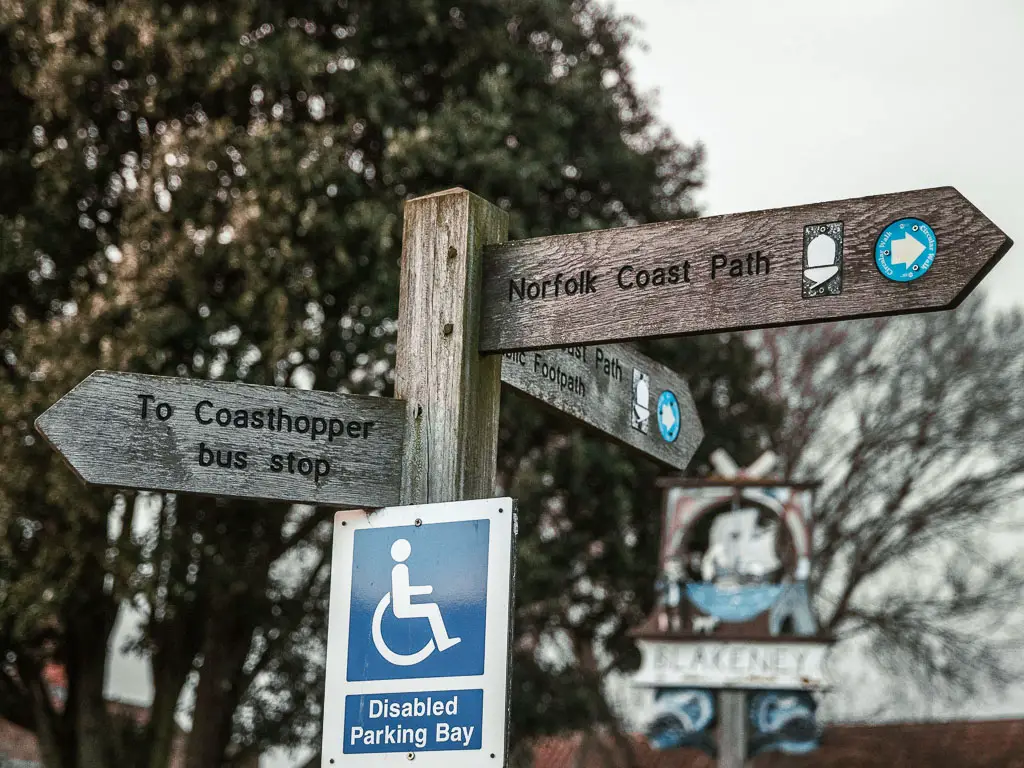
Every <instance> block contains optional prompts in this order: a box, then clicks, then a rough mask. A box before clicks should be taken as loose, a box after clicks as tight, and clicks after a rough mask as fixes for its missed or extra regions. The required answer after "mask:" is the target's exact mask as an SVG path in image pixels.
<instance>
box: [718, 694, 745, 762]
mask: <svg viewBox="0 0 1024 768" xmlns="http://www.w3.org/2000/svg"><path fill="white" fill-rule="evenodd" d="M746 764H747V694H746V692H744V691H719V693H718V768H743V766H744V765H746Z"/></svg>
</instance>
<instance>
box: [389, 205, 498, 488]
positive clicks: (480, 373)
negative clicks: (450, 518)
mask: <svg viewBox="0 0 1024 768" xmlns="http://www.w3.org/2000/svg"><path fill="white" fill-rule="evenodd" d="M404 218H405V221H404V228H403V234H402V273H401V294H400V297H399V302H398V349H397V355H396V357H397V362H396V371H395V397H397V398H400V399H402V400H404V401H405V403H406V407H407V409H408V419H407V420H406V434H405V454H404V460H403V467H402V492H401V503H402V504H426V503H433V502H441V501H459V500H462V499H480V498H487V497H490V496H493V495H494V478H495V471H496V465H495V459H496V453H497V445H498V405H499V400H500V395H501V355H491V356H489V357H481V355H480V353H479V352H478V348H479V334H480V284H481V276H482V269H481V258H482V256H483V246H485V245H490V244H493V243H502V242H504V241H505V239H506V238H507V236H508V215H507V214H506V213H505V212H504V211H502V210H501V209H500V208H497V207H496V206H494V205H491V204H490V203H488V202H487V201H485V200H483V199H481V198H479V197H477V196H476V195H473V194H471V193H469V192H467V191H466V190H464V189H450V190H447V191H444V192H438V193H437V194H433V195H427V196H425V197H418V198H416V199H414V200H409V201H407V202H406V204H405V211H404Z"/></svg>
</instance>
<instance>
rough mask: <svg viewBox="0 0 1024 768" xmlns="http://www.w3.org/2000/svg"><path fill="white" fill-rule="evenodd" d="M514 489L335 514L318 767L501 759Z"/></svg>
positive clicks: (423, 766) (457, 766)
mask: <svg viewBox="0 0 1024 768" xmlns="http://www.w3.org/2000/svg"><path fill="white" fill-rule="evenodd" d="M514 514H515V513H514V507H513V502H512V499H509V498H502V499H482V500H479V501H458V502H450V503H445V504H422V505H416V506H407V507H389V508H385V509H381V510H378V511H376V512H366V511H363V510H356V511H349V512H339V513H338V514H337V515H336V516H335V519H334V553H333V558H334V559H333V561H332V568H333V571H332V574H331V607H330V618H329V625H328V640H327V684H326V692H325V699H324V727H323V746H322V755H323V760H322V763H321V764H322V766H324V768H330V767H331V766H339V765H345V766H398V765H402V766H407V765H409V762H408V761H409V760H414V759H415V760H416V766H418V768H431V767H432V766H443V767H444V768H470V766H473V767H476V766H481V765H488V766H494V767H495V768H501V766H504V765H505V754H506V733H507V727H506V726H507V723H506V720H507V714H508V675H509V650H510V625H511V608H512V596H511V592H512V574H513V564H514V557H513V545H514V526H515V522H514Z"/></svg>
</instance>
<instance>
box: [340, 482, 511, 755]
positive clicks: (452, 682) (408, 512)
mask: <svg viewBox="0 0 1024 768" xmlns="http://www.w3.org/2000/svg"><path fill="white" fill-rule="evenodd" d="M483 519H486V520H489V521H490V541H489V543H488V552H487V614H486V627H487V630H486V631H487V637H486V638H485V640H484V672H483V674H482V675H472V676H466V677H428V678H413V679H405V680H368V681H349V680H348V679H347V674H348V639H349V636H348V627H349V614H350V611H351V605H352V599H351V598H352V562H353V551H352V548H353V542H354V538H355V532H356V531H358V530H362V529H367V528H391V527H398V526H405V525H416V522H417V520H419V521H422V524H423V525H432V524H435V523H452V522H463V521H467V520H483ZM514 530H515V503H514V501H513V500H512V499H511V498H508V497H504V498H497V499H478V500H474V501H453V502H445V503H441V504H416V505H411V506H404V507H385V508H384V509H380V510H376V511H370V512H367V511H366V510H361V509H360V510H348V511H343V512H338V513H337V514H335V516H334V545H333V551H332V560H331V563H332V566H331V567H332V571H331V602H330V611H329V615H328V624H327V632H328V635H327V669H326V684H325V690H324V710H323V740H322V744H321V755H322V758H321V766H322V768H333V767H335V766H341V765H344V766H356V767H358V766H384V767H385V768H386V767H387V766H399V765H404V766H407V765H409V761H410V760H411V759H413V758H410V757H409V755H410V754H412V755H415V759H416V765H417V766H418V767H419V768H431V767H432V766H442V767H443V768H479V766H483V765H489V766H494V768H503V766H504V765H505V760H506V747H507V735H506V734H507V720H508V694H509V653H510V648H511V642H510V637H511V628H512V611H511V608H512V589H513V584H514V567H515V560H514V549H513V547H514V536H515V533H514ZM499 629H500V630H501V631H498V630H499ZM478 688H479V689H483V692H484V693H483V719H482V723H481V734H480V736H481V741H480V749H474V750H443V751H425V752H417V751H416V750H415V748H414V749H412V750H409V751H404V750H403V751H401V752H381V753H372V754H353V753H346V752H344V751H343V744H342V741H343V740H344V733H345V730H344V727H345V726H344V722H345V697H346V696H348V695H353V694H365V693H381V694H386V693H396V692H408V693H415V692H417V691H433V690H458V689H478Z"/></svg>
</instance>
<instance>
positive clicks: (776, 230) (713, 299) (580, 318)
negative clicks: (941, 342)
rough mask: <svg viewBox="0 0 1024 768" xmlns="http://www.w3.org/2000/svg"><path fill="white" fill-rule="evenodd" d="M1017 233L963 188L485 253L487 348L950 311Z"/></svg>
mask: <svg viewBox="0 0 1024 768" xmlns="http://www.w3.org/2000/svg"><path fill="white" fill-rule="evenodd" d="M1011 245H1012V241H1011V240H1010V238H1008V237H1007V236H1006V235H1005V234H1004V233H1003V232H1002V231H1001V230H1000V229H999V228H998V227H996V226H995V224H993V223H992V222H991V221H989V219H988V218H986V217H985V216H984V214H982V213H981V212H980V211H979V210H978V209H977V208H975V207H974V206H973V205H972V204H971V203H970V202H969V201H968V200H967V199H966V198H965V197H964V196H963V195H961V194H960V193H959V192H957V191H956V190H955V189H953V188H952V187H940V188H936V189H926V190H919V191H914V192H901V193H897V194H891V195H879V196H877V197H863V198H858V199H854V200H841V201H838V202H831V203H816V204H814V205H805V206H799V207H796V208H780V209H776V210H769V211H757V212H753V213H738V214H732V215H728V216H713V217H709V218H701V219H686V220H683V221H674V222H667V223H660V224H648V225H644V226H638V227H623V228H619V229H606V230H601V231H596V232H583V233H580V234H575V235H559V236H554V237H540V238H534V239H530V240H519V241H513V242H510V243H506V244H503V245H496V246H492V247H490V248H488V249H487V253H486V256H485V258H484V262H483V263H484V278H483V305H484V307H485V311H484V312H483V313H482V325H481V330H480V350H481V351H482V352H508V351H511V350H517V349H542V348H547V347H562V346H569V345H573V344H595V343H599V342H608V341H616V340H624V339H637V338H645V337H658V336H684V335H690V334H701V333H716V332H719V331H728V330H744V329H751V328H764V327H769V326H779V325H798V324H801V323H812V322H824V321H831V320H843V319H851V318H857V317H870V316H875V315H897V314H904V313H908V312H924V311H929V310H937V309H949V308H952V307H955V306H956V305H957V304H959V303H960V302H961V301H962V300H963V299H964V298H965V297H966V296H967V294H969V293H970V292H971V290H973V288H974V287H975V286H976V285H977V284H978V282H979V281H980V280H981V279H982V277H983V276H984V275H985V273H986V272H988V270H989V269H991V268H992V267H993V266H994V265H995V263H996V262H997V261H998V260H999V259H1000V257H1002V256H1003V254H1005V253H1006V252H1007V251H1008V250H1009V248H1010V246H1011Z"/></svg>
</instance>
